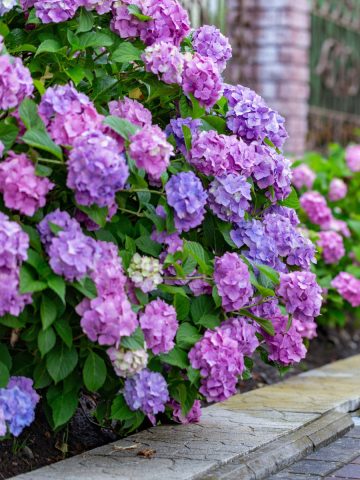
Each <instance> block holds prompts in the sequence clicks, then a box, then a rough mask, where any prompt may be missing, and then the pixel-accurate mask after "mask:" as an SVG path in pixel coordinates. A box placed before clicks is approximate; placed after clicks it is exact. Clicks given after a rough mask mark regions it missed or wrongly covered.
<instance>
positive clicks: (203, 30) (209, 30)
mask: <svg viewBox="0 0 360 480" xmlns="http://www.w3.org/2000/svg"><path fill="white" fill-rule="evenodd" d="M193 47H194V50H195V52H197V53H199V54H200V55H202V56H203V57H210V58H211V59H212V60H213V61H214V62H215V64H216V65H217V67H218V69H219V70H220V72H222V71H224V70H225V68H226V63H227V61H228V60H230V58H231V56H232V48H231V45H230V42H229V39H228V38H227V37H225V35H223V34H222V33H221V31H220V30H219V29H218V28H216V27H214V26H213V25H203V26H202V27H200V28H198V29H197V30H196V31H195V33H194V35H193Z"/></svg>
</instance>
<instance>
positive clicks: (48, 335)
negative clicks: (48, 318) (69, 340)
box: [38, 327, 56, 357]
mask: <svg viewBox="0 0 360 480" xmlns="http://www.w3.org/2000/svg"><path fill="white" fill-rule="evenodd" d="M55 343H56V335H55V332H54V330H53V329H52V328H51V327H50V328H48V329H47V330H45V331H44V330H40V332H39V335H38V347H39V350H40V353H41V356H42V357H44V356H45V355H46V354H47V353H49V352H50V350H51V349H52V348H53V347H54V346H55Z"/></svg>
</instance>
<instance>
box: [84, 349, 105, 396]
mask: <svg viewBox="0 0 360 480" xmlns="http://www.w3.org/2000/svg"><path fill="white" fill-rule="evenodd" d="M106 373H107V370H106V365H105V362H104V360H103V359H102V358H101V357H99V355H97V354H96V353H94V352H90V353H89V355H88V357H87V359H86V361H85V365H84V369H83V378H84V384H85V387H86V388H87V389H88V390H90V392H97V391H98V390H99V389H100V388H101V387H102V386H103V385H104V383H105V380H106Z"/></svg>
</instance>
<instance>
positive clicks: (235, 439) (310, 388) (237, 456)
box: [14, 355, 360, 480]
mask: <svg viewBox="0 0 360 480" xmlns="http://www.w3.org/2000/svg"><path fill="white" fill-rule="evenodd" d="M359 372H360V355H357V356H354V357H351V358H349V359H346V360H342V361H339V362H335V363H333V364H330V365H327V366H325V367H323V368H321V369H316V370H312V371H310V372H307V373H305V374H301V375H298V376H297V377H293V378H291V379H289V380H286V381H285V382H283V383H279V384H276V385H272V386H269V387H264V388H262V389H259V390H255V391H252V392H249V393H246V394H243V395H237V396H235V397H233V398H231V399H230V400H228V401H226V402H224V403H222V404H218V405H214V406H212V407H209V408H207V409H205V411H204V415H203V419H202V422H201V423H200V424H198V425H187V426H176V425H170V426H161V427H155V428H151V429H149V430H146V431H144V432H141V433H138V434H135V435H132V436H130V437H128V438H126V439H123V440H119V441H118V442H115V444H110V445H106V446H104V447H100V448H97V449H95V450H92V451H89V452H87V453H85V454H83V455H79V456H77V457H73V458H70V459H68V460H64V461H62V462H59V463H57V464H54V465H51V466H48V467H45V468H42V469H40V470H37V471H34V472H31V473H28V474H24V475H19V476H17V477H14V480H15V479H16V480H64V479H66V480H115V479H116V480H195V479H203V480H205V479H206V480H225V479H226V480H232V479H234V480H235V478H236V479H237V480H255V479H256V480H260V479H263V478H266V476H267V475H269V474H270V473H273V472H275V471H278V470H280V469H281V468H284V467H285V466H287V465H288V464H290V463H291V462H293V461H296V460H297V459H298V458H300V457H301V456H303V455H305V454H307V453H309V452H310V451H311V450H313V449H315V448H318V447H320V446H322V445H324V444H326V443H328V442H330V441H331V440H333V439H334V438H336V437H337V436H338V435H340V434H341V433H344V432H345V431H346V430H348V429H349V428H351V425H352V422H351V418H350V416H349V415H347V413H348V412H351V411H354V410H356V409H358V408H359V407H360V375H359ZM132 446H136V448H133V449H130V450H129V449H128V450H125V449H124V448H128V447H132ZM144 449H151V450H155V451H156V453H155V454H154V456H153V457H152V458H150V459H147V458H143V457H140V456H138V453H139V451H140V452H141V451H142V450H144Z"/></svg>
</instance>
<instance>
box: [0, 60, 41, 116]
mask: <svg viewBox="0 0 360 480" xmlns="http://www.w3.org/2000/svg"><path fill="white" fill-rule="evenodd" d="M0 72H1V75H0V110H9V109H10V108H14V107H17V106H18V105H20V103H21V102H22V101H23V100H24V98H26V97H30V96H31V95H32V93H33V91H34V86H33V82H32V78H31V74H30V71H29V69H28V68H26V67H24V65H23V63H22V61H21V59H20V58H15V57H10V56H9V55H0Z"/></svg>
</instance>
